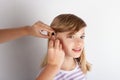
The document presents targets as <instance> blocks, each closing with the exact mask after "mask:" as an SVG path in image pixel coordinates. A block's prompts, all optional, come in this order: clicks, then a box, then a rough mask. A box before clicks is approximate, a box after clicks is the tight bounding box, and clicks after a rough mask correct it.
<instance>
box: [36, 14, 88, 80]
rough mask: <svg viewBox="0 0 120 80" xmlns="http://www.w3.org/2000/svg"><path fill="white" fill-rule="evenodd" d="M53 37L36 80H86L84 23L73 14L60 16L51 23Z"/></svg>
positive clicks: (86, 64) (86, 63)
mask: <svg viewBox="0 0 120 80" xmlns="http://www.w3.org/2000/svg"><path fill="white" fill-rule="evenodd" d="M51 27H52V29H53V30H54V31H55V35H54V34H53V35H54V36H51V38H50V40H49V42H48V52H47V59H46V60H45V61H44V63H43V66H44V68H43V70H42V72H41V73H40V74H39V76H38V77H37V80H86V76H85V75H86V73H87V71H89V70H90V64H89V63H88V62H87V61H86V58H85V51H84V37H85V27H86V23H85V22H84V21H83V20H82V19H81V18H79V17H77V16H75V15H73V14H61V15H58V16H57V17H55V19H54V20H53V22H52V23H51Z"/></svg>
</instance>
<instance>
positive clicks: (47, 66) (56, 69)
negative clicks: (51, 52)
mask: <svg viewBox="0 0 120 80" xmlns="http://www.w3.org/2000/svg"><path fill="white" fill-rule="evenodd" d="M46 68H51V69H53V70H55V71H59V70H60V67H59V66H57V65H50V64H47V65H46Z"/></svg>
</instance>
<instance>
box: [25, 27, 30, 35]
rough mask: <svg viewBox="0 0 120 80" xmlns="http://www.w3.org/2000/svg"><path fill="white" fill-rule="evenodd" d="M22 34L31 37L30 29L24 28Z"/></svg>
mask: <svg viewBox="0 0 120 80" xmlns="http://www.w3.org/2000/svg"><path fill="white" fill-rule="evenodd" d="M24 33H25V35H31V27H30V26H24Z"/></svg>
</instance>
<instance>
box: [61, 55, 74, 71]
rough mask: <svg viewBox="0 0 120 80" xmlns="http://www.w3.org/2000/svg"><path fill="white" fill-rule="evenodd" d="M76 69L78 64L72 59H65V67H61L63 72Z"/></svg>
mask: <svg viewBox="0 0 120 80" xmlns="http://www.w3.org/2000/svg"><path fill="white" fill-rule="evenodd" d="M75 67H76V62H75V60H74V59H73V58H72V57H65V60H64V62H63V65H62V67H61V69H62V70H66V71H70V70H73V69H74V68H75Z"/></svg>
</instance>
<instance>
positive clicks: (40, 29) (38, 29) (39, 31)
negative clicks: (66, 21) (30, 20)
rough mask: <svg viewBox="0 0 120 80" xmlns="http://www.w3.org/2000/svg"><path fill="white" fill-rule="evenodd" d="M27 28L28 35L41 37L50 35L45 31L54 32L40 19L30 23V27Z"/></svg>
mask: <svg viewBox="0 0 120 80" xmlns="http://www.w3.org/2000/svg"><path fill="white" fill-rule="evenodd" d="M29 28H30V29H29V34H30V35H32V36H36V37H41V38H50V35H48V34H47V33H52V32H54V30H53V29H52V28H50V27H49V26H48V25H47V24H44V23H43V22H41V21H38V22H36V23H35V24H33V25H32V27H29Z"/></svg>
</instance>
